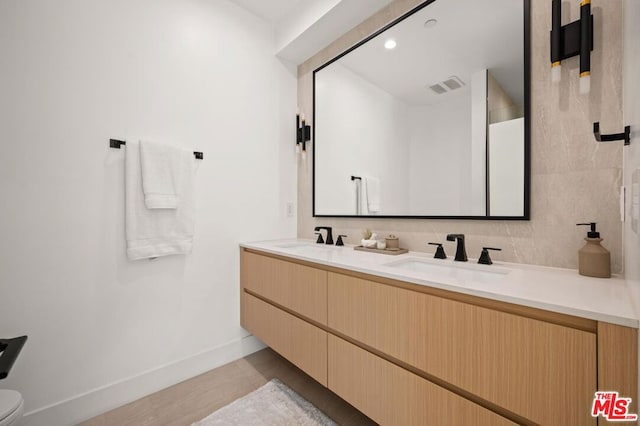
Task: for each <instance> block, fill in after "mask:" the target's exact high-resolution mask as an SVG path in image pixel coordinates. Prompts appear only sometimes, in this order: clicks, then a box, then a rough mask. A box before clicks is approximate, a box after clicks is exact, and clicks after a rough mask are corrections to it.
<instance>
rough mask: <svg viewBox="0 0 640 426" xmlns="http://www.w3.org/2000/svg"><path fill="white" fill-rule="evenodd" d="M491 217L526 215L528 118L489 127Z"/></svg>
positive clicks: (515, 119)
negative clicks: (525, 151) (525, 153)
mask: <svg viewBox="0 0 640 426" xmlns="http://www.w3.org/2000/svg"><path fill="white" fill-rule="evenodd" d="M488 139H489V153H488V155H489V214H490V215H491V216H522V214H523V212H524V118H514V119H511V120H507V121H501V122H499V123H493V124H490V125H489V138H488Z"/></svg>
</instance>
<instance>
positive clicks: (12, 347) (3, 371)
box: [0, 336, 27, 380]
mask: <svg viewBox="0 0 640 426" xmlns="http://www.w3.org/2000/svg"><path fill="white" fill-rule="evenodd" d="M26 341H27V336H21V337H16V338H13V339H0V380H2V379H5V378H6V377H7V376H8V375H9V371H11V367H13V363H14V362H16V358H18V355H20V351H21V350H22V347H23V346H24V344H25V343H26Z"/></svg>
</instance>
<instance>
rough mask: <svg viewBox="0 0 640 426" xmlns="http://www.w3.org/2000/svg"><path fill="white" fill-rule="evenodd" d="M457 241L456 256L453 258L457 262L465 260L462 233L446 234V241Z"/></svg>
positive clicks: (465, 254)
mask: <svg viewBox="0 0 640 426" xmlns="http://www.w3.org/2000/svg"><path fill="white" fill-rule="evenodd" d="M456 240H457V241H458V247H457V248H456V258H455V259H454V260H456V261H458V262H466V261H467V250H466V249H465V247H464V234H449V235H447V241H456Z"/></svg>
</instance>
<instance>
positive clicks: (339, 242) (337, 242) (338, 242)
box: [336, 235, 348, 246]
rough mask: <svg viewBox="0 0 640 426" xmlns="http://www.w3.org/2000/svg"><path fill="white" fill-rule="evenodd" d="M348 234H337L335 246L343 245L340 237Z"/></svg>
mask: <svg viewBox="0 0 640 426" xmlns="http://www.w3.org/2000/svg"><path fill="white" fill-rule="evenodd" d="M347 236H348V235H338V239H337V240H336V245H337V246H343V245H344V242H343V241H342V237H347Z"/></svg>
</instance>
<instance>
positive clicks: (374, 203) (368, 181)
mask: <svg viewBox="0 0 640 426" xmlns="http://www.w3.org/2000/svg"><path fill="white" fill-rule="evenodd" d="M363 180H364V181H365V190H364V191H363V192H364V193H365V194H366V199H367V202H366V207H367V211H368V212H369V213H377V212H379V211H380V179H378V178H375V177H371V176H366V177H364V178H363Z"/></svg>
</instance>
